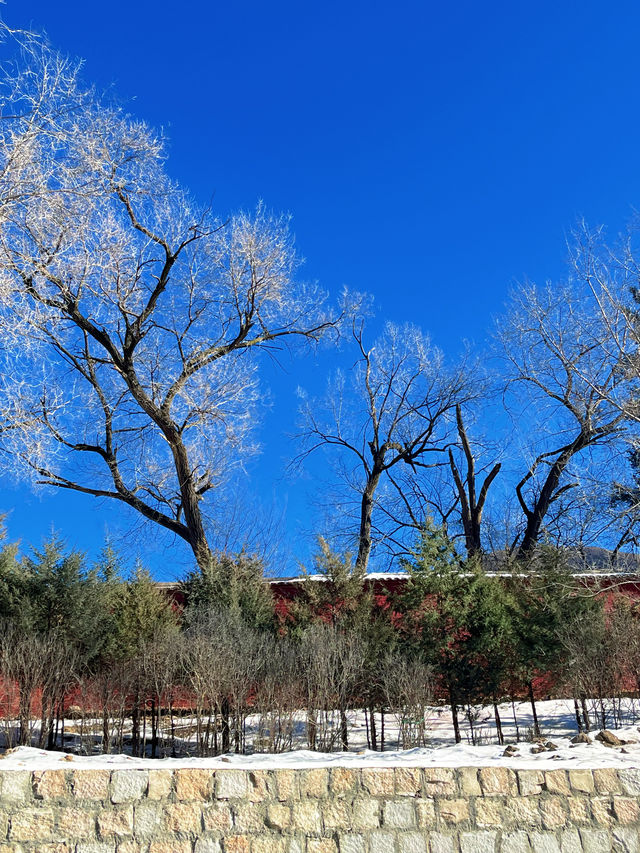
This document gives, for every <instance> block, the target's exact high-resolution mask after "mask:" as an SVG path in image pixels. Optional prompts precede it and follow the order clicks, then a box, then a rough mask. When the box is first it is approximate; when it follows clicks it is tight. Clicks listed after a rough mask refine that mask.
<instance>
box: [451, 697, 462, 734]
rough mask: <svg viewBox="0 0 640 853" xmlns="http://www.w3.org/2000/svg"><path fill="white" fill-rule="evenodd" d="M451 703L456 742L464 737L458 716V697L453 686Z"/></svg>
mask: <svg viewBox="0 0 640 853" xmlns="http://www.w3.org/2000/svg"><path fill="white" fill-rule="evenodd" d="M449 704H450V705H451V719H452V720H453V734H454V737H455V739H456V743H461V742H462V737H461V736H460V720H459V718H458V703H457V701H456V697H455V696H454V694H453V691H452V690H451V688H449Z"/></svg>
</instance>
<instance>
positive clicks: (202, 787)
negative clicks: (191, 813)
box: [175, 768, 213, 802]
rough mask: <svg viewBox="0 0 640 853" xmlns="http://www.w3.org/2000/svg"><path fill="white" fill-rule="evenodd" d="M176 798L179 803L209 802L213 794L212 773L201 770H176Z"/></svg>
mask: <svg viewBox="0 0 640 853" xmlns="http://www.w3.org/2000/svg"><path fill="white" fill-rule="evenodd" d="M175 779H176V797H177V799H178V800H181V801H187V802H189V801H192V800H210V799H211V795H212V793H213V771H212V770H205V769H201V768H188V769H187V768H183V769H181V770H176V772H175Z"/></svg>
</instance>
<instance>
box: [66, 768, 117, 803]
mask: <svg viewBox="0 0 640 853" xmlns="http://www.w3.org/2000/svg"><path fill="white" fill-rule="evenodd" d="M110 776H111V774H110V772H109V771H108V770H75V771H74V772H73V774H72V775H71V788H72V791H73V796H74V797H75V798H76V799H78V800H106V799H107V798H108V796H109V778H110Z"/></svg>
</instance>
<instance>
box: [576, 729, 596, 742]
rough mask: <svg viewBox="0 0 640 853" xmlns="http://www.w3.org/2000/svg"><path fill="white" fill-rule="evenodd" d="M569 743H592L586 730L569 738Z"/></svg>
mask: <svg viewBox="0 0 640 853" xmlns="http://www.w3.org/2000/svg"><path fill="white" fill-rule="evenodd" d="M571 743H593V741H592V740H591V738H590V737H589V735H588V734H587V733H586V732H580V733H579V734H577V735H576V736H575V737H572V738H571Z"/></svg>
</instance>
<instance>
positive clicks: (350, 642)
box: [300, 624, 366, 752]
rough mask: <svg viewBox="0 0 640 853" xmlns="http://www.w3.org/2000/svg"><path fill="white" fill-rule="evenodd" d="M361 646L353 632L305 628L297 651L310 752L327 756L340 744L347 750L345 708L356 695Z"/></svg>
mask: <svg viewBox="0 0 640 853" xmlns="http://www.w3.org/2000/svg"><path fill="white" fill-rule="evenodd" d="M365 649H366V647H365V644H364V642H363V641H362V639H361V637H360V636H359V635H358V634H357V633H356V632H354V631H348V630H341V629H340V628H337V627H335V626H334V625H325V624H316V625H312V626H311V627H310V628H308V629H307V630H306V632H305V634H304V636H303V638H302V641H301V647H300V658H301V668H302V672H303V674H304V688H305V699H306V709H307V738H308V743H309V748H310V749H319V750H321V751H323V752H331V751H332V750H333V749H334V748H335V746H336V745H337V744H338V743H340V745H341V747H342V749H343V750H346V749H348V746H349V734H348V720H347V711H348V708H349V707H350V705H351V707H353V705H354V704H355V703H356V698H357V697H356V693H357V689H358V687H359V686H360V684H359V683H360V680H361V676H362V672H363V667H364V663H365V657H366V652H365Z"/></svg>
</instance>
